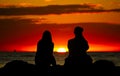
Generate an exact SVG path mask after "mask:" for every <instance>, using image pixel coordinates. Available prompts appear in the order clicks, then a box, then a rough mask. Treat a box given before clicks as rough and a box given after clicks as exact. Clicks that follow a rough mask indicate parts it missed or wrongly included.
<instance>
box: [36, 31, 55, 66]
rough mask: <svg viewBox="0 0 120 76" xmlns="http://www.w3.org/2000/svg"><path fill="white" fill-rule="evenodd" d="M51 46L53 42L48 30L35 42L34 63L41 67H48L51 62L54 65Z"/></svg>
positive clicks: (52, 46)
mask: <svg viewBox="0 0 120 76" xmlns="http://www.w3.org/2000/svg"><path fill="white" fill-rule="evenodd" d="M53 48H54V43H53V42H52V38H51V34H50V32H49V31H45V32H44V33H43V37H42V39H41V40H39V42H38V44H37V52H36V56H35V64H36V65H37V66H41V67H49V66H50V65H51V64H52V65H56V61H55V58H54V56H53Z"/></svg>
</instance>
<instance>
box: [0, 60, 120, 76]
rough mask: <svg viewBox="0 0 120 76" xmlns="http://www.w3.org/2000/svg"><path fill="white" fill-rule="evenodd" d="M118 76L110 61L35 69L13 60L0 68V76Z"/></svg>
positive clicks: (118, 68) (119, 75) (119, 69)
mask: <svg viewBox="0 0 120 76" xmlns="http://www.w3.org/2000/svg"><path fill="white" fill-rule="evenodd" d="M18 75H21V76H25V75H27V76H29V75H34V76H68V75H72V76H87V75H89V76H120V67H119V66H115V65H114V63H113V62H112V61H108V60H98V61H95V62H94V63H93V64H92V65H91V66H90V67H84V68H83V67H82V68H81V67H70V66H69V69H68V68H67V67H65V66H64V65H56V66H49V68H47V69H46V68H45V69H44V68H39V69H38V68H36V65H34V64H30V63H27V62H25V61H22V60H13V61H10V62H8V63H6V65H5V66H3V67H1V68H0V76H18Z"/></svg>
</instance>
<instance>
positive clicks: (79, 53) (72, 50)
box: [64, 26, 92, 66]
mask: <svg viewBox="0 0 120 76" xmlns="http://www.w3.org/2000/svg"><path fill="white" fill-rule="evenodd" d="M82 33H83V28H82V27H79V26H77V27H75V29H74V34H75V37H74V38H73V39H70V40H68V49H69V55H68V57H67V58H66V59H65V64H64V65H65V66H83V65H89V64H92V58H91V57H90V56H89V55H87V50H88V49H89V45H88V42H87V40H86V39H85V38H84V36H83V34H82Z"/></svg>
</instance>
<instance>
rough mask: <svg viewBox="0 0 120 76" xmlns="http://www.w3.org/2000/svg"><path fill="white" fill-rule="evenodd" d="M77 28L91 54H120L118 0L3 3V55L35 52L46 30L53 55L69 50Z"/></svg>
mask: <svg viewBox="0 0 120 76" xmlns="http://www.w3.org/2000/svg"><path fill="white" fill-rule="evenodd" d="M75 26H81V27H83V28H84V33H83V34H84V36H85V38H86V40H87V41H88V43H89V46H90V49H89V50H88V51H89V52H90V51H91V52H93V51H94V52H98V51H103V52H106V51H114V52H115V51H120V47H119V46H120V35H119V33H120V1H119V0H107V1H105V0H96V1H95V0H76V1H73V0H65V1H62V0H29V1H26V0H25V1H24V0H9V1H7V0H1V1H0V51H13V50H14V49H16V50H18V51H28V52H35V51H36V45H37V41H38V40H39V39H41V36H42V33H43V31H44V30H50V31H51V33H52V39H53V42H54V45H55V46H54V51H56V50H57V49H58V48H65V49H66V50H68V49H67V41H68V40H69V39H71V38H73V37H74V34H73V30H74V27H75Z"/></svg>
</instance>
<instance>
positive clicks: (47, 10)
mask: <svg viewBox="0 0 120 76" xmlns="http://www.w3.org/2000/svg"><path fill="white" fill-rule="evenodd" d="M94 12H95V13H96V12H120V9H111V10H105V9H103V7H102V6H100V5H98V4H96V5H95V4H94V5H93V4H79V5H48V6H41V7H7V8H0V15H48V14H68V13H94Z"/></svg>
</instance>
